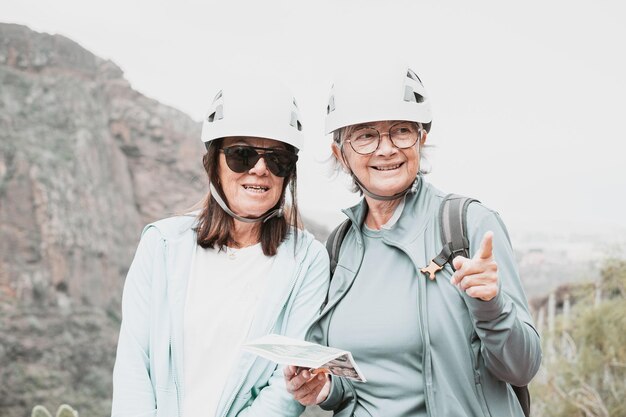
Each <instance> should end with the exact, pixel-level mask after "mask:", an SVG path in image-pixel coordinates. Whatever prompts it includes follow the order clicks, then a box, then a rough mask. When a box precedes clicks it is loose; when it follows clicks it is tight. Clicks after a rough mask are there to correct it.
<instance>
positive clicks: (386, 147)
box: [376, 132, 398, 155]
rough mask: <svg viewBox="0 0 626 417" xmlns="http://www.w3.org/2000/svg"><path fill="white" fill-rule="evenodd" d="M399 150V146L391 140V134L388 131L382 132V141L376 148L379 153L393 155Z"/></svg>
mask: <svg viewBox="0 0 626 417" xmlns="http://www.w3.org/2000/svg"><path fill="white" fill-rule="evenodd" d="M396 152H398V148H396V145H394V144H393V142H392V141H391V136H389V133H388V132H385V133H381V134H380V143H379V144H378V149H376V154H377V155H392V154H394V153H396Z"/></svg>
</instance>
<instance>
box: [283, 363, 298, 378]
mask: <svg viewBox="0 0 626 417" xmlns="http://www.w3.org/2000/svg"><path fill="white" fill-rule="evenodd" d="M297 371H298V367H296V366H293V365H287V366H285V367H284V368H283V375H284V376H285V378H286V379H287V380H290V379H291V378H293V377H294V376H295V375H296V373H297Z"/></svg>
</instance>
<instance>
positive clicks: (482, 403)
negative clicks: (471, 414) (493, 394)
mask: <svg viewBox="0 0 626 417" xmlns="http://www.w3.org/2000/svg"><path fill="white" fill-rule="evenodd" d="M476 337H478V336H476ZM473 338H474V334H472V336H470V341H469V351H470V358H471V359H472V371H473V372H474V385H475V386H476V394H477V395H478V401H479V403H480V408H481V409H482V410H483V415H485V416H489V417H491V413H490V412H489V408H488V407H487V401H486V400H485V393H484V392H483V384H482V381H481V378H480V369H478V360H479V359H478V356H479V355H480V347H479V348H478V351H477V352H476V356H474V349H473V347H472V339H473Z"/></svg>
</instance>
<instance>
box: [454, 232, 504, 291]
mask: <svg viewBox="0 0 626 417" xmlns="http://www.w3.org/2000/svg"><path fill="white" fill-rule="evenodd" d="M452 263H453V264H454V269H456V272H455V273H454V274H453V275H452V278H451V280H450V282H451V283H452V284H453V285H456V286H457V287H459V289H460V290H462V291H465V293H466V294H467V295H469V296H470V297H472V298H480V299H481V300H483V301H489V300H491V299H492V298H494V297H495V296H496V295H498V291H499V286H498V265H497V264H496V261H495V260H494V258H493V232H487V233H485V235H484V236H483V240H482V242H481V244H480V248H479V249H478V251H477V252H476V253H475V254H474V257H472V258H471V259H468V258H465V257H463V256H457V257H456V258H454V260H453V261H452Z"/></svg>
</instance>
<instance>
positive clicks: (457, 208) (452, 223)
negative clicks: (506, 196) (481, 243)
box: [439, 194, 479, 269]
mask: <svg viewBox="0 0 626 417" xmlns="http://www.w3.org/2000/svg"><path fill="white" fill-rule="evenodd" d="M473 202H479V201H478V200H476V199H474V198H469V197H463V196H460V195H457V194H448V195H447V196H445V198H444V199H443V201H442V202H441V206H440V207H439V224H440V225H441V243H442V244H443V245H444V247H447V250H446V252H449V254H447V255H448V256H447V258H446V262H448V263H449V264H450V266H451V267H452V269H454V266H453V265H452V260H453V259H454V257H456V256H465V257H466V258H469V239H468V237H467V208H468V207H469V205H470V204H471V203H473ZM442 266H443V265H442Z"/></svg>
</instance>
